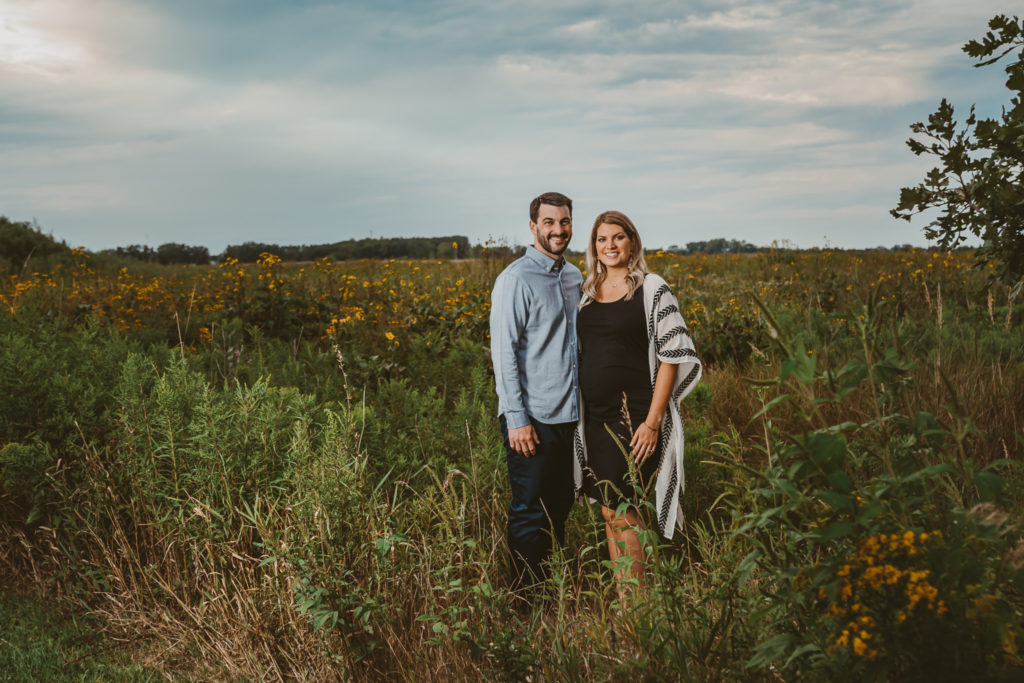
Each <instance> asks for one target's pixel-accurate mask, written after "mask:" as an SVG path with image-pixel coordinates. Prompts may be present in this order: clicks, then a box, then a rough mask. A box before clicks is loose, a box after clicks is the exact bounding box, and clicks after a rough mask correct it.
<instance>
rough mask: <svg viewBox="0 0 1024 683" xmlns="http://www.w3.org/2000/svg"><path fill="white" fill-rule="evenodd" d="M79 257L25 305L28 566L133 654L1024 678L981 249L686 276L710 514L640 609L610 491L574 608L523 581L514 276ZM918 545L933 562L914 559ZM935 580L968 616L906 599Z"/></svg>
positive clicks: (34, 290)
mask: <svg viewBox="0 0 1024 683" xmlns="http://www.w3.org/2000/svg"><path fill="white" fill-rule="evenodd" d="M79 258H80V259H81V260H80V262H79V263H78V265H77V266H76V268H78V270H76V271H74V272H71V271H70V270H68V271H62V272H57V273H54V274H52V275H48V276H47V278H49V279H46V278H43V277H42V276H40V277H39V278H36V279H35V280H30V281H28V282H29V284H28V285H26V282H27V281H26V280H24V279H20V278H17V277H11V278H9V279H8V280H7V281H6V285H5V287H6V288H5V289H4V290H3V297H4V299H3V303H5V305H6V313H5V314H4V315H3V316H0V334H2V335H3V338H4V339H5V340H6V342H7V343H5V344H4V345H3V346H2V348H0V367H2V368H3V373H2V374H0V377H2V378H3V381H4V382H5V384H4V392H3V394H2V395H0V409H2V410H0V416H2V417H0V427H2V429H0V448H2V450H0V481H2V487H3V488H2V489H0V525H2V532H0V563H2V565H3V568H4V576H5V577H8V579H7V583H8V584H13V583H15V582H20V583H21V584H23V587H29V588H34V589H35V590H37V591H39V592H40V593H48V594H51V595H55V596H59V597H60V598H61V599H62V600H64V601H65V602H66V603H68V604H70V605H73V606H76V609H80V610H85V611H88V612H89V613H90V614H92V615H94V616H97V617H99V618H100V619H101V620H102V622H103V623H104V624H106V626H105V630H104V635H105V636H106V637H108V638H111V639H124V640H131V641H132V642H137V641H138V639H140V638H143V639H146V640H147V641H148V643H149V646H148V647H147V648H146V652H147V656H148V658H149V659H150V661H155V662H156V664H157V666H158V667H161V668H163V669H164V670H165V671H167V672H173V673H174V674H176V675H183V676H188V677H194V678H202V679H224V678H227V679H243V678H244V679H250V678H257V677H259V678H269V679H277V680H281V679H300V680H305V679H317V680H320V679H326V680H332V679H345V680H348V679H356V680H375V679H381V678H389V679H390V678H399V679H412V680H422V679H433V678H437V677H441V676H444V677H446V678H447V677H452V678H469V677H473V678H478V677H489V678H492V679H497V680H522V679H523V678H525V677H527V676H532V677H535V678H536V677H540V676H543V677H546V678H554V677H559V678H567V679H570V680H604V679H617V678H649V679H682V680H723V679H724V680H759V679H765V680H777V679H778V678H779V677H780V676H781V677H783V678H797V677H817V678H830V679H836V680H858V679H863V678H865V677H869V678H870V677H876V678H877V677H881V678H886V677H889V678H908V677H909V678H913V677H914V676H916V675H918V674H920V673H921V672H926V671H930V670H931V669H928V666H927V665H929V663H930V664H931V665H938V664H941V665H942V666H943V667H944V668H943V669H942V671H943V672H945V673H949V672H955V671H957V670H961V669H965V668H966V667H968V666H969V667H970V673H971V675H972V676H973V677H975V678H984V677H989V678H993V679H996V678H1000V677H1012V676H1014V675H1018V674H1019V673H1020V671H1021V666H1022V660H1021V657H1020V655H1019V654H1018V653H1019V652H1020V647H1021V646H1022V645H1024V639H1022V634H1021V632H1020V630H1019V628H1018V627H1016V626H1015V625H1016V624H1018V623H1020V617H1021V616H1022V614H1021V612H1022V609H1024V602H1022V594H1021V590H1022V589H1024V578H1022V577H1024V574H1021V571H1020V566H1021V563H1022V562H1024V558H1021V553H1024V550H1022V548H1024V546H1021V545H1020V542H1019V539H1020V532H1019V529H1018V527H1017V525H1016V524H1015V523H1014V520H1015V519H1019V515H1020V512H1021V510H1022V501H1021V495H1020V493H1019V492H1020V490H1021V489H1020V486H1019V484H1020V476H1019V473H1018V472H1017V470H1016V469H1015V467H1016V462H1017V461H1018V460H1019V458H1020V454H1021V451H1022V446H1021V441H1020V436H1019V434H1020V433H1021V422H1022V417H1024V403H1022V401H1024V398H1022V394H1021V392H1020V391H1019V387H1020V386H1021V382H1022V381H1024V364H1022V362H1021V361H1022V360H1024V358H1022V354H1024V332H1022V331H1021V326H1020V312H1019V311H1013V310H1012V309H1011V308H1010V306H1009V304H1008V302H1007V300H1006V293H1005V292H1004V291H1002V290H998V289H994V290H987V289H985V288H984V287H983V286H982V284H981V282H982V278H981V274H979V273H975V272H972V271H969V270H967V269H966V268H965V265H966V264H965V262H964V261H963V260H957V259H955V258H952V257H944V256H938V255H934V254H931V253H927V252H917V253H911V254H903V255H894V254H888V253H885V254H882V253H878V254H872V253H840V252H818V253H813V252H812V253H806V252H805V253H794V252H773V253H769V254H763V255H759V256H756V257H747V256H743V257H735V256H734V257H718V258H709V257H686V258H680V257H672V256H669V255H658V254H654V255H652V256H651V259H650V261H651V263H652V266H653V268H654V269H656V270H658V271H659V272H662V273H663V274H665V275H666V277H668V278H669V280H670V282H671V283H672V284H673V286H674V287H675V288H676V291H677V292H679V294H680V300H681V301H682V306H683V308H684V309H686V310H685V311H684V314H685V315H686V317H687V319H688V320H689V322H690V326H691V328H692V330H693V334H694V337H695V339H696V340H697V345H698V351H700V352H702V353H703V354H704V356H705V358H707V359H708V360H709V366H708V369H707V373H706V380H705V382H704V384H702V385H701V386H700V387H698V390H697V391H695V392H694V393H693V395H692V396H691V397H690V398H688V399H687V401H686V402H685V403H684V406H683V414H684V420H685V421H686V424H687V443H688V446H687V448H688V451H687V482H688V489H687V492H686V496H685V500H684V507H685V510H686V518H687V521H686V526H685V529H684V530H683V533H682V534H681V535H680V537H677V541H675V542H673V543H671V544H668V543H663V542H661V541H660V540H659V539H657V538H656V537H654V536H653V535H651V534H648V535H647V543H648V545H649V549H650V552H651V553H652V561H651V563H650V567H651V577H650V581H649V582H648V584H647V586H646V588H645V590H644V591H643V592H642V593H641V594H640V597H638V598H636V599H635V600H633V601H632V602H630V603H629V604H620V603H619V602H618V597H617V591H616V584H615V581H614V579H613V573H614V571H613V570H614V567H613V566H612V564H611V563H610V562H609V560H608V556H607V551H606V550H605V541H604V538H603V533H599V529H600V524H599V522H598V517H599V515H596V514H595V510H593V509H592V508H590V507H589V506H587V505H585V504H580V505H577V506H576V507H575V508H574V511H573V513H572V515H571V517H570V520H569V527H568V543H567V545H566V547H565V548H563V549H561V551H560V552H559V553H558V554H557V556H556V558H555V559H554V561H553V565H552V569H553V571H552V577H551V579H550V581H549V582H548V584H547V586H546V589H545V591H544V592H543V593H542V594H541V595H540V596H537V597H536V599H535V600H534V601H533V602H532V603H524V602H523V601H521V600H518V599H517V596H515V595H512V594H510V593H509V591H508V589H507V581H506V568H505V561H506V560H505V558H506V554H507V549H506V547H505V541H504V534H505V530H504V527H505V506H506V505H507V495H508V494H507V482H506V479H505V477H506V475H505V468H504V456H503V452H502V447H501V444H500V439H499V436H498V430H497V426H496V416H495V414H494V413H495V399H494V394H493V386H492V384H493V380H492V378H491V376H490V372H489V367H488V366H489V354H488V351H487V339H486V317H487V308H486V307H487V301H488V297H487V293H488V291H489V287H490V283H491V281H492V280H493V277H494V275H495V274H496V273H497V272H498V271H499V270H500V268H501V265H502V264H501V263H500V262H488V261H475V262H459V263H454V264H438V263H435V262H428V263H423V262H420V263H414V262H409V263H400V262H394V263H383V264H375V263H368V262H363V263H359V262H355V263H346V264H343V265H337V266H336V265H334V264H330V263H327V262H318V263H317V264H313V265H306V266H285V265H284V264H281V263H279V262H278V261H276V260H274V259H272V258H269V257H268V258H265V259H263V261H262V262H261V263H260V264H258V265H257V266H254V267H251V268H242V267H240V266H238V265H237V264H228V265H227V266H226V267H222V268H210V269H197V268H178V269H155V268H152V267H151V268H150V269H149V270H147V271H146V273H145V274H141V273H134V272H132V271H128V270H123V269H122V270H114V269H112V270H104V269H103V268H102V267H100V266H98V265H96V264H91V263H90V262H88V260H87V259H86V258H85V257H83V256H80V257H79ZM428 276H429V277H428ZM51 283H52V284H51ZM940 292H941V293H940ZM115 297H120V298H115ZM83 307H84V308H83ZM28 398H31V401H28V400H26V399H28ZM33 406H44V407H45V409H43V410H40V409H36V408H34V407H33ZM979 506H980V507H979ZM906 532H911V533H912V534H913V543H914V544H917V545H914V546H913V549H914V550H915V554H910V553H909V548H910V546H899V548H898V549H896V550H891V551H890V550H888V548H889V545H888V544H889V542H890V537H895V536H894V534H899V538H900V539H902V538H904V534H905V533H906ZM883 534H884V535H885V538H886V540H885V544H882V543H881V541H880V540H879V539H880V538H881V537H882V535H883ZM921 534H925V536H924V538H926V539H930V540H926V541H921V540H920V539H921V538H922V536H921ZM872 539H874V540H873V541H872ZM936 539H938V540H936ZM872 544H876V545H872ZM883 545H884V549H883ZM918 551H919V552H920V554H916V553H917V552H918ZM870 553H874V554H873V555H870ZM869 555H870V557H872V558H873V559H874V560H877V561H878V562H879V563H880V565H881V566H890V567H892V569H891V570H886V571H888V572H889V574H888V575H889V576H890V578H891V577H896V578H895V579H894V581H893V582H892V583H890V584H884V585H883V584H880V583H879V584H877V585H876V583H872V581H873V579H872V578H871V577H873V576H874V574H867V573H865V570H864V567H866V566H867V565H866V564H864V562H867V560H866V559H864V558H867V557H868V556H869ZM858 558H861V559H858ZM844 567H845V568H846V569H845V570H844ZM843 572H845V573H843ZM913 572H917V573H916V574H913ZM920 572H927V574H926V575H922V574H921V573H920ZM922 576H923V577H924V578H922ZM911 577H916V578H914V581H913V582H911ZM844 582H845V583H844ZM858 582H859V583H858ZM925 584H927V587H931V588H933V589H934V590H935V594H934V596H932V597H933V598H934V599H929V598H927V596H926V597H919V598H918V599H917V602H915V603H914V604H913V605H910V604H909V602H907V601H908V600H909V598H903V597H900V596H906V595H908V591H911V590H919V589H920V590H921V591H923V590H925V588H926V586H925ZM847 585H848V586H850V590H853V589H854V588H855V589H856V591H857V598H858V599H859V600H858V601H856V602H854V601H851V600H850V599H848V598H849V597H850V596H847V595H846V593H844V592H843V591H844V590H845V589H844V586H847ZM886 591H889V592H886ZM893 591H895V592H893ZM900 591H902V592H900ZM922 595H924V594H923V593H922ZM899 600H903V603H899ZM940 602H941V604H942V605H943V606H944V609H942V610H940V609H939V607H938V605H939V604H940ZM854 604H858V605H860V607H859V608H858V610H861V611H860V612H859V616H858V617H857V618H858V619H859V617H860V616H865V615H866V616H869V617H870V619H871V620H872V622H871V624H868V623H867V622H864V623H862V624H860V625H861V626H863V628H862V629H860V630H862V631H863V632H864V633H863V634H862V633H861V632H860V630H859V631H857V632H856V633H854V634H852V635H851V634H850V633H849V631H850V627H849V617H850V610H851V609H852V606H853V605H854ZM891 605H897V608H900V609H902V610H903V620H902V621H899V622H898V623H897V621H896V620H897V617H898V615H897V612H896V611H895V610H896V609H897V608H893V609H890V607H889V606H891ZM887 610H888V611H887ZM939 612H941V614H940V613H939ZM844 629H845V630H846V631H847V634H846V636H845V640H844V635H843V631H844ZM964 631H969V632H970V633H972V634H977V637H972V638H968V639H964V638H962V637H960V638H959V640H957V638H956V636H957V634H962V633H963V632H964ZM864 634H867V636H869V637H861V636H863V635H864ZM856 639H860V645H859V646H857V645H856V644H855V640H856ZM922 639H923V640H922ZM922 643H924V645H922ZM154 653H155V654H154ZM921 653H925V654H928V655H929V657H930V658H922V656H921ZM936 653H938V654H943V653H953V654H955V657H954V658H953V661H949V660H947V659H942V658H941V657H937V656H934V655H935V654H936ZM950 656H952V654H951V655H950ZM957 667H960V669H958V668H957Z"/></svg>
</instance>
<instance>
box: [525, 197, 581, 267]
mask: <svg viewBox="0 0 1024 683" xmlns="http://www.w3.org/2000/svg"><path fill="white" fill-rule="evenodd" d="M530 232H532V233H533V246H534V247H536V248H537V249H538V250H539V251H541V252H543V253H545V254H547V255H548V256H550V257H551V258H553V259H558V258H559V257H561V255H562V252H563V251H565V249H566V247H568V246H569V240H570V239H572V217H571V216H569V207H568V206H552V205H551V204H541V205H540V208H539V209H538V210H537V222H536V223H534V222H533V221H530Z"/></svg>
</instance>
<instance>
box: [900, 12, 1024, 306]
mask: <svg viewBox="0 0 1024 683" xmlns="http://www.w3.org/2000/svg"><path fill="white" fill-rule="evenodd" d="M988 26H989V31H988V32H987V33H986V34H985V36H984V37H983V38H982V39H981V40H972V41H970V42H968V43H966V44H965V45H964V46H963V51H964V52H965V53H967V55H968V56H970V57H972V58H973V59H975V60H977V61H976V63H975V65H974V66H976V67H983V66H988V65H990V64H994V63H996V62H998V61H1000V60H1001V59H1003V58H1004V57H1007V56H1008V55H1010V57H1009V63H1008V64H1007V65H1006V69H1005V70H1006V74H1007V79H1006V87H1007V88H1008V89H1009V90H1010V93H1011V97H1010V102H1009V103H1008V104H1007V105H1004V106H1003V109H1002V114H1001V116H1000V117H998V118H978V116H976V115H975V112H974V106H973V105H972V106H971V109H970V112H969V114H968V116H967V119H966V120H965V121H964V123H963V125H962V126H961V125H960V124H959V123H958V122H957V121H956V119H955V118H954V115H953V105H951V104H950V103H949V102H948V101H947V100H945V99H943V100H942V103H941V104H939V108H938V110H937V111H936V112H935V113H934V114H932V115H931V116H929V117H928V123H915V124H913V125H911V126H910V129H911V131H913V132H914V133H915V134H917V135H918V136H922V137H921V138H916V137H912V138H910V139H909V140H907V145H908V146H909V147H910V149H911V151H912V152H913V153H914V154H916V155H918V156H920V155H922V154H928V155H933V156H934V157H936V158H937V159H938V162H939V164H940V165H939V166H936V167H934V168H932V169H931V170H930V171H928V173H927V174H926V175H925V178H924V180H923V181H922V182H921V183H920V184H918V185H916V186H914V187H904V188H903V189H902V190H900V201H899V205H898V206H897V207H896V208H895V209H893V210H892V211H891V212H890V213H891V214H892V215H893V216H894V217H895V218H902V219H904V220H907V221H909V220H910V219H911V217H913V216H915V215H917V214H919V213H921V212H922V211H927V210H929V209H938V211H939V214H938V216H937V217H936V218H934V220H932V221H931V222H930V223H929V224H928V225H926V226H925V228H924V233H925V236H926V237H927V238H928V239H930V240H936V241H937V242H938V244H939V246H940V247H942V248H943V249H954V248H956V247H958V246H960V245H961V244H963V243H964V242H965V241H966V240H968V239H970V237H971V236H972V235H973V236H974V237H977V238H980V239H981V240H982V246H981V248H980V249H979V250H978V257H979V264H981V265H986V264H992V266H993V273H992V279H993V280H994V281H998V282H1002V283H1003V284H1006V285H1008V286H1010V287H1011V288H1012V290H1011V296H1013V297H1016V296H1017V295H1018V294H1019V293H1020V292H1021V290H1022V289H1024V22H1021V20H1020V19H1018V18H1017V17H1016V16H1014V17H1012V18H1011V17H1007V16H1005V15H998V16H996V17H994V18H993V19H992V20H991V21H989V24H988Z"/></svg>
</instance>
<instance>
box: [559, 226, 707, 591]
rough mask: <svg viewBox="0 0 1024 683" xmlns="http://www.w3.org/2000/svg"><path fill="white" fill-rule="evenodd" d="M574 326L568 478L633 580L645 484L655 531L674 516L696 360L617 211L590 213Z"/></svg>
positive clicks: (670, 300) (670, 524) (621, 574)
mask: <svg viewBox="0 0 1024 683" xmlns="http://www.w3.org/2000/svg"><path fill="white" fill-rule="evenodd" d="M576 324H577V330H578V334H579V338H580V390H581V394H582V397H583V410H582V411H581V421H580V426H579V428H578V429H577V433H576V459H577V462H576V475H577V478H576V481H577V485H579V486H581V487H582V490H583V492H584V493H586V494H587V495H588V496H589V497H590V498H592V499H594V500H597V501H599V502H600V503H601V513H602V515H603V517H604V520H605V532H606V534H607V536H608V551H609V554H610V555H611V559H612V560H613V561H615V560H618V559H619V558H620V557H623V556H624V555H625V556H628V557H630V558H632V561H631V562H629V561H627V562H624V563H623V564H622V565H620V568H619V570H618V571H617V572H616V578H617V579H623V578H625V576H626V571H627V569H628V572H629V574H630V575H632V576H633V577H634V578H636V579H637V580H641V581H642V579H643V574H644V562H645V553H644V549H643V544H642V543H641V541H640V538H639V536H638V534H637V532H638V531H639V530H641V529H642V528H643V527H642V523H641V518H640V514H639V511H638V505H639V504H640V502H641V501H642V500H643V498H644V494H645V491H648V490H649V488H650V485H651V483H652V482H653V485H654V490H655V510H656V513H657V526H658V530H659V531H660V532H661V534H662V535H663V536H665V537H666V538H671V537H672V532H673V529H674V527H675V526H676V525H677V524H681V522H682V508H681V506H680V502H681V498H682V492H683V424H682V420H681V418H680V415H679V401H680V400H681V399H682V398H683V396H685V395H686V394H687V393H689V391H690V390H691V389H692V388H693V387H694V385H695V384H696V383H697V381H698V380H699V379H700V375H701V365H700V361H699V360H698V359H697V353H696V351H694V347H693V341H692V340H691V338H690V333H689V331H688V330H687V328H686V323H685V321H684V320H683V317H682V314H681V313H680V311H679V304H678V303H677V301H676V298H675V297H674V296H673V295H672V292H671V291H670V289H669V287H668V284H666V282H665V280H663V279H662V278H661V277H659V276H658V275H655V274H653V273H650V272H648V270H647V264H646V262H645V261H644V255H643V247H642V245H641V242H640V235H639V234H638V233H637V230H636V227H635V226H634V225H633V222H632V221H631V220H630V219H629V218H628V217H627V216H626V215H625V214H623V213H620V212H618V211H606V212H604V213H602V214H601V215H600V216H598V217H597V220H595V221H594V228H593V230H592V231H591V233H590V241H589V242H588V243H587V277H586V280H585V281H584V282H583V298H582V301H581V302H580V311H579V314H578V317H577V323H576ZM613 434H614V436H613ZM631 464H632V465H633V466H634V472H635V474H636V475H637V476H636V477H634V476H631V475H630V465H631ZM634 483H636V484H638V485H637V486H634ZM619 593H620V597H622V596H623V591H622V587H621V584H620V590H619Z"/></svg>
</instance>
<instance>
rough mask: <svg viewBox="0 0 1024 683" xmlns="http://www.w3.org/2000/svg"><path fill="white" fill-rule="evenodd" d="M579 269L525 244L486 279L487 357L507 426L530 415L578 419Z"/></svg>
mask: <svg viewBox="0 0 1024 683" xmlns="http://www.w3.org/2000/svg"><path fill="white" fill-rule="evenodd" d="M582 284H583V276H582V274H581V273H580V270H579V268H577V267H576V266H574V265H572V264H571V263H569V262H568V261H566V260H564V259H562V260H561V261H555V260H554V259H552V258H551V257H549V256H547V255H545V254H544V253H542V252H540V251H538V250H537V249H536V248H535V247H532V246H531V247H527V248H526V254H525V255H524V256H523V257H521V258H518V259H516V260H515V261H513V262H512V263H511V264H509V266H508V267H507V268H506V269H505V270H503V271H502V272H501V274H500V275H499V276H498V278H497V279H496V280H495V281H494V289H493V290H492V291H491V359H492V361H493V363H494V378H495V385H496V387H495V388H496V390H497V392H498V414H499V415H504V416H505V421H506V424H507V425H508V428H509V429H515V428H517V427H525V426H526V425H528V424H529V423H530V420H529V418H530V417H533V418H534V419H535V420H537V421H539V422H543V423H546V424H559V423H565V422H576V421H577V420H578V419H579V372H578V370H577V368H576V363H577V362H578V359H577V353H576V309H577V308H578V307H579V303H580V286H581V285H582Z"/></svg>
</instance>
